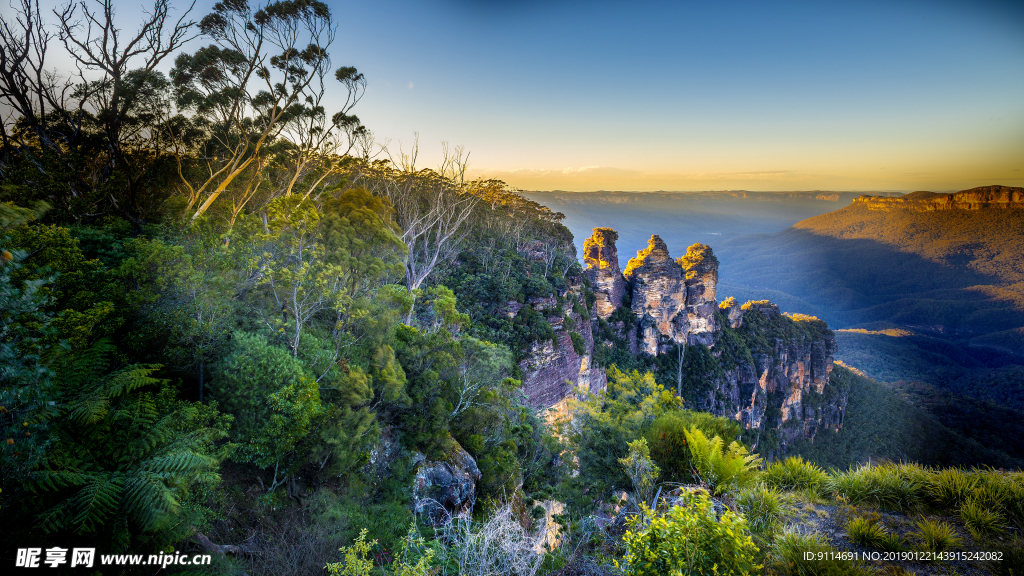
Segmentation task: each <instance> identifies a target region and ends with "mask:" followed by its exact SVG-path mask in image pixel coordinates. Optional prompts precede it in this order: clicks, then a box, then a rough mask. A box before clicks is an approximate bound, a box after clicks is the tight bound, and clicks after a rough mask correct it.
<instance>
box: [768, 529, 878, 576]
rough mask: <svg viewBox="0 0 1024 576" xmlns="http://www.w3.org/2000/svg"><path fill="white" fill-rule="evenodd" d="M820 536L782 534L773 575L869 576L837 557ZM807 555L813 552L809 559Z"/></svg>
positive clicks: (772, 559)
mask: <svg viewBox="0 0 1024 576" xmlns="http://www.w3.org/2000/svg"><path fill="white" fill-rule="evenodd" d="M835 552H836V550H835V549H834V548H832V547H831V546H829V545H828V544H827V543H825V541H824V540H823V539H822V538H821V537H820V536H818V535H817V534H782V535H781V536H779V537H778V538H777V539H776V540H775V550H774V551H773V552H772V555H771V557H770V572H769V573H770V574H773V575H776V576H867V575H869V574H872V572H871V571H870V570H868V569H867V568H866V567H864V566H862V565H859V564H855V563H854V562H852V561H850V560H842V559H841V558H840V557H837V556H835V555H834V553H835ZM805 553H810V559H807V556H805Z"/></svg>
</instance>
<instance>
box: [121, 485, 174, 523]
mask: <svg viewBox="0 0 1024 576" xmlns="http://www.w3.org/2000/svg"><path fill="white" fill-rule="evenodd" d="M178 508H180V505H179V504H178V500H177V498H175V496H174V491H173V490H171V489H170V488H168V487H167V485H166V484H165V483H164V482H163V478H161V477H160V476H159V475H158V474H153V473H150V472H139V473H136V474H135V475H133V476H132V477H131V478H128V480H127V482H125V510H126V511H127V512H128V513H129V514H131V516H132V517H133V518H134V519H135V521H136V522H138V523H139V525H140V526H141V527H142V529H143V530H144V531H150V530H153V529H155V528H157V527H158V526H159V525H160V524H161V523H162V522H163V521H164V520H165V517H166V516H167V515H169V514H173V513H174V512H176V511H177V510H178Z"/></svg>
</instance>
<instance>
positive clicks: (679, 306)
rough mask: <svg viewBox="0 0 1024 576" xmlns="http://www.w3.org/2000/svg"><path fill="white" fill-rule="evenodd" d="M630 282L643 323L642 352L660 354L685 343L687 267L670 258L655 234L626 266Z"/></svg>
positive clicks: (635, 309) (640, 335)
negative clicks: (672, 345) (661, 347)
mask: <svg viewBox="0 0 1024 576" xmlns="http://www.w3.org/2000/svg"><path fill="white" fill-rule="evenodd" d="M625 276H626V281H628V282H629V286H630V289H631V290H632V294H633V300H632V308H633V313H634V314H636V317H637V319H638V320H639V323H640V326H639V332H638V334H637V338H638V339H639V341H640V346H639V348H640V349H641V350H642V351H644V352H646V353H648V354H658V352H659V346H660V345H662V344H666V345H668V344H673V343H674V344H679V343H682V342H684V341H685V338H686V330H685V329H683V330H680V328H683V327H685V326H686V325H687V320H686V285H685V284H684V278H683V267H682V266H681V265H680V264H679V263H678V262H676V261H675V260H673V259H672V257H671V256H669V254H668V246H666V245H665V242H664V241H663V240H662V239H661V237H660V236H658V235H657V234H655V235H654V236H651V239H650V241H648V243H647V248H646V249H645V250H640V251H639V252H637V253H636V256H635V257H633V258H632V259H631V260H630V261H629V264H627V265H626V274H625Z"/></svg>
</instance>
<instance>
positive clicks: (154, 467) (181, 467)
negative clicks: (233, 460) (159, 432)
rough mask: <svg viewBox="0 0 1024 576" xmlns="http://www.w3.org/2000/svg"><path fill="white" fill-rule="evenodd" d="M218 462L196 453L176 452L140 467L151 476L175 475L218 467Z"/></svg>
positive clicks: (144, 463) (150, 459)
mask: <svg viewBox="0 0 1024 576" xmlns="http://www.w3.org/2000/svg"><path fill="white" fill-rule="evenodd" d="M216 464H217V460H216V459H214V458H212V457H210V456H203V455H202V454H197V453H195V452H174V453H171V454H166V455H162V456H158V457H155V458H149V459H147V460H146V461H145V462H143V463H142V464H141V465H140V469H141V470H142V471H143V472H147V473H151V474H161V475H164V474H174V473H179V474H180V473H191V472H199V471H201V470H202V469H203V468H208V467H211V466H216Z"/></svg>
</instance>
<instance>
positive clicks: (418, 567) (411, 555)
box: [325, 523, 437, 576]
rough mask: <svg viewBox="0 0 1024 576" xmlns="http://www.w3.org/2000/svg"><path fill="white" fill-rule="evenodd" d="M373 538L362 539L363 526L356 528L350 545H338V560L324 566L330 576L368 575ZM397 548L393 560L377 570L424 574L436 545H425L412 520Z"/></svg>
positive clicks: (389, 575) (393, 575)
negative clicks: (339, 555)
mask: <svg viewBox="0 0 1024 576" xmlns="http://www.w3.org/2000/svg"><path fill="white" fill-rule="evenodd" d="M376 545H377V541H376V540H373V541H371V542H367V541H366V529H365V528H363V529H362V530H361V531H360V532H359V537H358V538H356V540H355V542H353V543H352V545H351V546H347V547H343V548H340V549H339V550H340V552H341V553H342V555H343V556H344V560H343V561H342V562H328V563H327V565H326V566H325V568H326V569H327V572H328V574H330V575H331V576H370V573H371V571H372V570H373V560H371V559H370V558H368V555H369V553H370V551H371V550H372V549H373V548H374V547H376ZM400 548H401V549H400V550H399V553H398V555H397V557H396V558H395V561H394V562H392V563H391V565H390V566H389V567H388V569H387V570H384V568H383V566H382V567H381V570H382V571H383V573H384V575H385V576H427V575H428V574H432V573H433V571H432V569H433V568H434V567H435V566H434V564H436V562H434V557H435V555H436V554H437V545H436V544H434V545H428V544H427V543H426V541H425V540H424V539H423V537H422V536H420V533H419V531H418V530H416V524H415V523H413V524H412V525H411V526H409V531H408V532H407V533H406V536H405V538H404V539H403V540H402V544H401V547H400Z"/></svg>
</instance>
